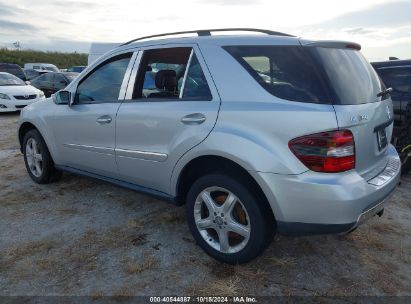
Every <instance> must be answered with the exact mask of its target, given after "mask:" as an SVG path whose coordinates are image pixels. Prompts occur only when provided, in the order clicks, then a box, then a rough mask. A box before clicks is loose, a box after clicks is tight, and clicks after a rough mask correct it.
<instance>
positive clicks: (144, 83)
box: [133, 47, 192, 99]
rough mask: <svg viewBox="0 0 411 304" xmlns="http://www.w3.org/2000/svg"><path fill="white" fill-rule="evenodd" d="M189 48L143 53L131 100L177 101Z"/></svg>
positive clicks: (163, 49)
mask: <svg viewBox="0 0 411 304" xmlns="http://www.w3.org/2000/svg"><path fill="white" fill-rule="evenodd" d="M191 50H192V49H191V48H190V47H178V48H161V49H152V50H146V51H144V55H143V58H142V59H141V63H140V67H139V71H138V76H137V81H136V87H135V89H134V93H133V99H138V98H150V99H153V98H155V99H179V98H180V92H181V89H182V85H183V79H184V75H185V71H186V68H187V64H188V61H189V58H190V54H191Z"/></svg>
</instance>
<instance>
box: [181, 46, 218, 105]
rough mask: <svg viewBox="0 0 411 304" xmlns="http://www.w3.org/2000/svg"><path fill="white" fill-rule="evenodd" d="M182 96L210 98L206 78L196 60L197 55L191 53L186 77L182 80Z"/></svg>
mask: <svg viewBox="0 0 411 304" xmlns="http://www.w3.org/2000/svg"><path fill="white" fill-rule="evenodd" d="M183 98H188V99H204V100H211V99H212V96H211V92H210V88H209V87H208V84H207V80H206V78H205V76H204V73H203V70H202V69H201V66H200V63H199V62H198V59H197V56H196V55H195V54H194V53H193V56H192V57H191V62H190V66H189V68H188V72H187V78H186V79H185V81H184V92H183Z"/></svg>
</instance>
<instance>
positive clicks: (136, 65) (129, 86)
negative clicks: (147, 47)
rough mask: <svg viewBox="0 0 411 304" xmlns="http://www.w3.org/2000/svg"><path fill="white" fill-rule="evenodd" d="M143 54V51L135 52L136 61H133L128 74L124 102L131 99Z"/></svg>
mask: <svg viewBox="0 0 411 304" xmlns="http://www.w3.org/2000/svg"><path fill="white" fill-rule="evenodd" d="M143 53H144V52H143V51H137V55H136V59H135V62H134V64H133V68H132V71H131V74H130V79H129V81H128V83H127V87H126V94H125V96H124V99H125V100H131V99H133V91H134V85H135V83H136V78H137V72H138V69H139V67H140V63H141V59H142V58H143Z"/></svg>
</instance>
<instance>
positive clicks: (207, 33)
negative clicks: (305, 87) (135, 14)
mask: <svg viewBox="0 0 411 304" xmlns="http://www.w3.org/2000/svg"><path fill="white" fill-rule="evenodd" d="M234 31H236V32H237V31H241V32H258V33H263V34H267V35H274V36H288V37H295V36H293V35H289V34H286V33H281V32H275V31H270V30H263V29H254V28H221V29H209V30H195V31H182V32H173V33H165V34H157V35H150V36H144V37H139V38H136V39H133V40H130V41H127V42H126V43H123V44H122V45H120V46H123V45H127V44H130V43H133V42H135V41H139V40H143V39H149V38H157V37H163V36H171V35H180V34H195V33H196V34H197V35H198V36H211V33H212V32H234Z"/></svg>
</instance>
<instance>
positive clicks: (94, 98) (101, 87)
mask: <svg viewBox="0 0 411 304" xmlns="http://www.w3.org/2000/svg"><path fill="white" fill-rule="evenodd" d="M131 55H132V54H131V53H127V54H123V55H120V56H116V57H114V58H111V59H110V60H109V61H106V62H104V63H103V64H101V65H99V66H98V67H97V68H96V69H95V70H94V71H92V72H91V73H90V74H89V75H88V76H87V77H86V78H85V79H83V80H82V81H81V82H80V84H79V86H78V87H77V92H76V96H75V101H76V102H77V103H99V102H109V101H115V100H118V95H119V93H120V88H121V84H122V82H123V78H124V75H125V73H126V70H127V66H128V63H129V61H130V58H131Z"/></svg>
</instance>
